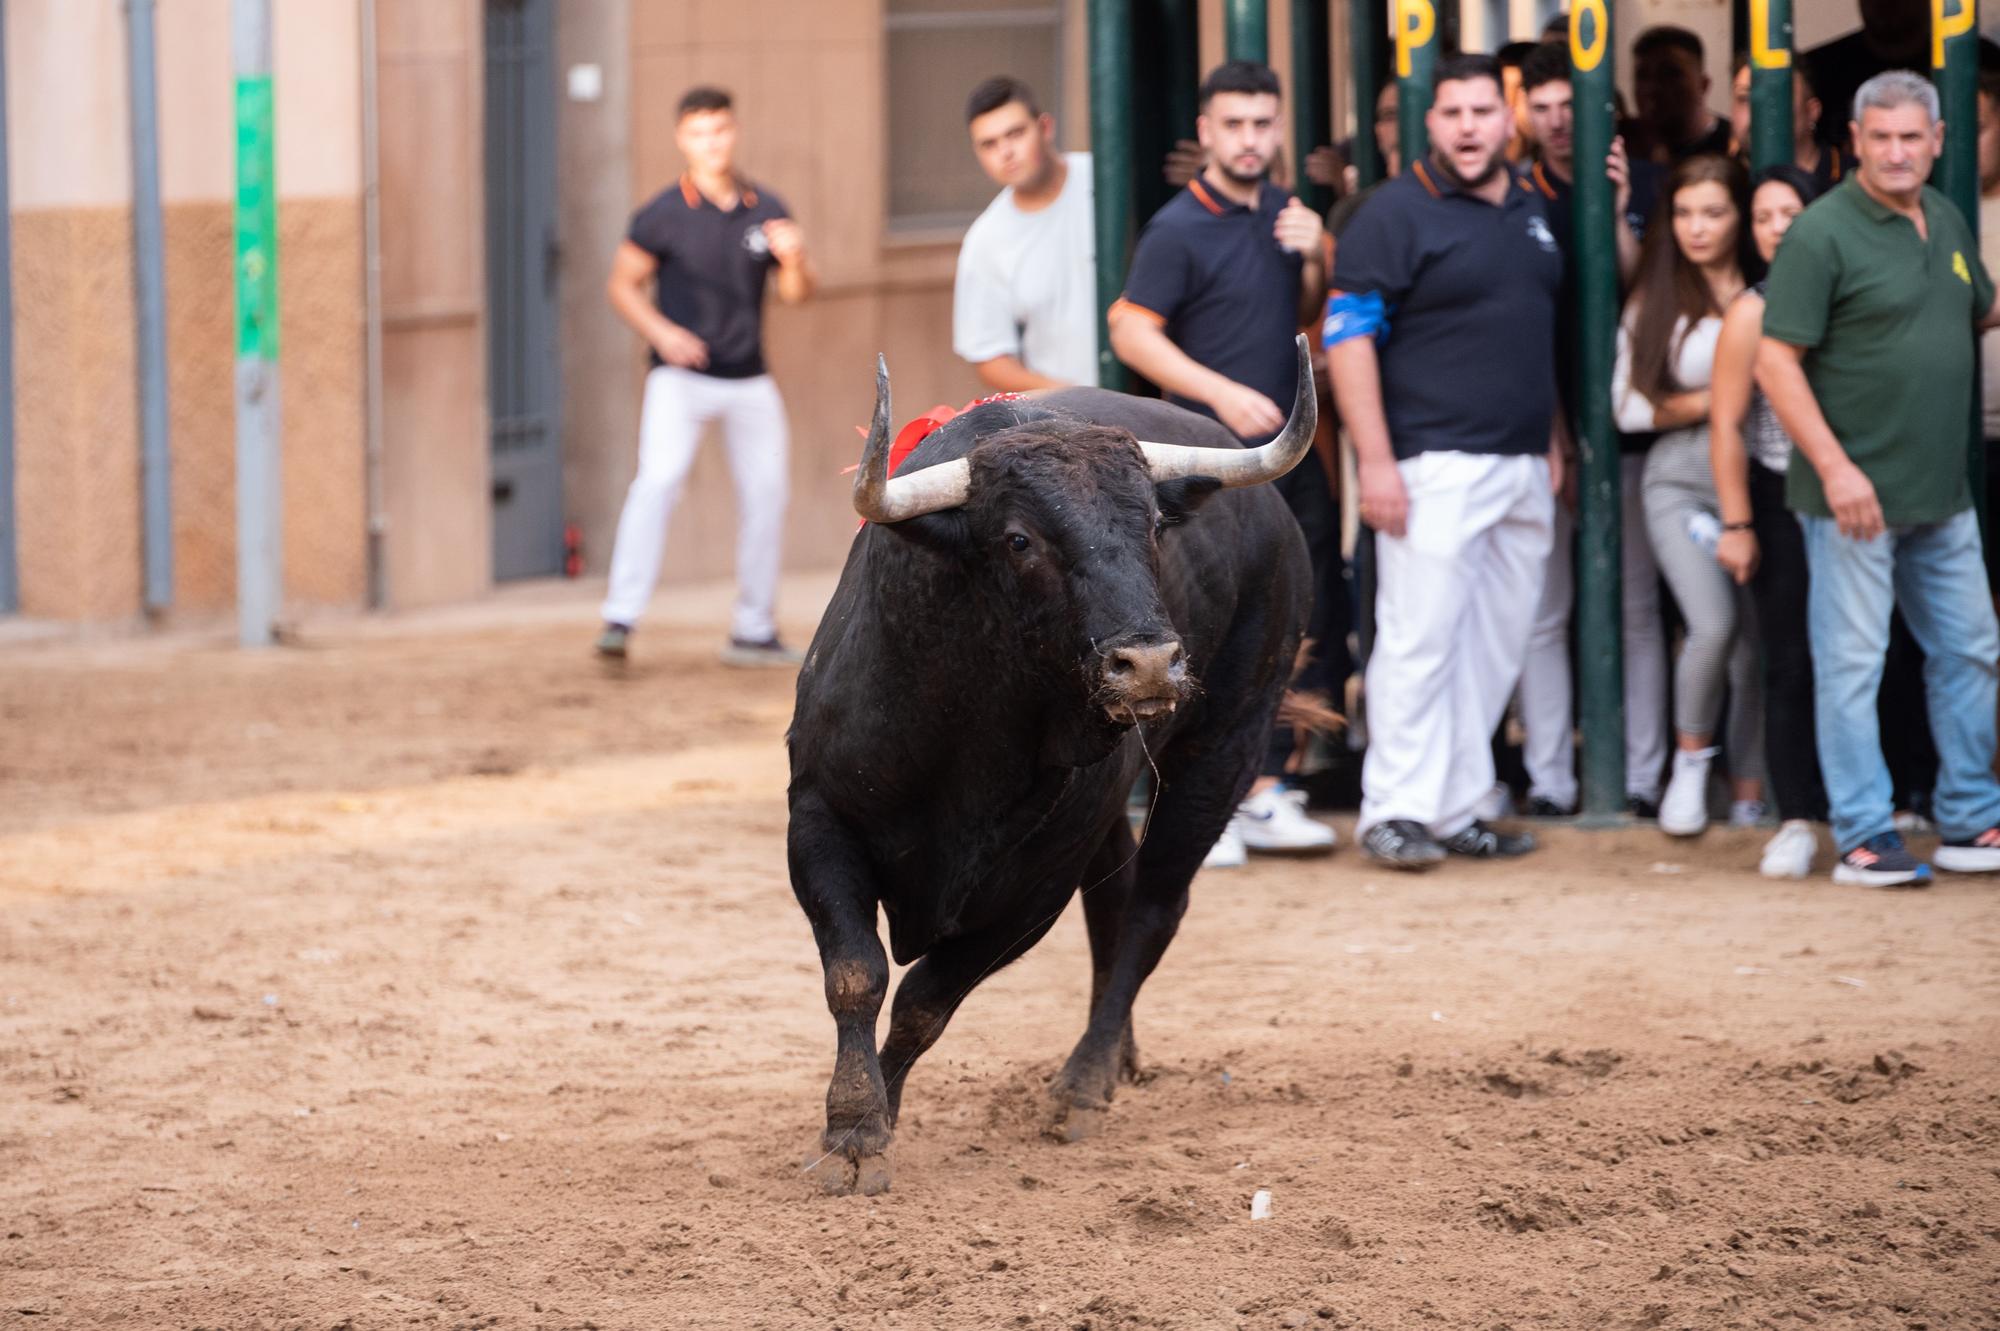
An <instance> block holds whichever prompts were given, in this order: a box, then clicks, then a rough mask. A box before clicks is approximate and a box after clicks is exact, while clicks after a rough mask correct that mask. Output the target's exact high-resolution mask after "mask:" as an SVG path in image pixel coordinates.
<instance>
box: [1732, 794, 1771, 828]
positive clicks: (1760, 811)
mask: <svg viewBox="0 0 2000 1331" xmlns="http://www.w3.org/2000/svg"><path fill="white" fill-rule="evenodd" d="M1765 813H1766V809H1765V807H1764V801H1762V800H1731V801H1729V825H1730V826H1731V827H1755V826H1756V825H1757V824H1759V823H1761V822H1763V821H1764V814H1765Z"/></svg>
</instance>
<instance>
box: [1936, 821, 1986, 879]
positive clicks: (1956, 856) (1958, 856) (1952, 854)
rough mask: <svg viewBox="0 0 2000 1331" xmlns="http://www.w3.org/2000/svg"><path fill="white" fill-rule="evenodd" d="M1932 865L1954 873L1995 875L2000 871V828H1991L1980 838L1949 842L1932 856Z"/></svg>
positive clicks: (1980, 835) (1981, 834)
mask: <svg viewBox="0 0 2000 1331" xmlns="http://www.w3.org/2000/svg"><path fill="white" fill-rule="evenodd" d="M1931 863H1933V864H1935V865H1937V867H1938V868H1940V869H1948V870H1950V871H1951V872H1952V873H1993V872H1995V871H1996V870H2000V827H1989V828H1987V829H1986V830H1985V831H1984V832H1981V833H1980V834H1979V835H1978V836H1975V837H1967V838H1966V839H1965V840H1963V841H1947V842H1944V843H1943V844H1942V845H1940V846H1939V847H1938V848H1937V851H1936V853H1935V854H1933V855H1932V856H1931Z"/></svg>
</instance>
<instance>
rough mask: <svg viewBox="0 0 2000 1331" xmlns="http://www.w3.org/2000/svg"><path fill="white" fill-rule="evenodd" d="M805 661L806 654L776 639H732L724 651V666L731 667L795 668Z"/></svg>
mask: <svg viewBox="0 0 2000 1331" xmlns="http://www.w3.org/2000/svg"><path fill="white" fill-rule="evenodd" d="M805 659H806V656H805V653H804V652H800V651H795V650H793V649H792V648H790V647H787V646H785V644H784V643H782V642H779V641H778V640H777V638H776V637H770V638H766V639H764V641H762V642H752V641H750V640H749V639H748V638H731V639H730V640H729V645H728V646H727V647H724V648H723V649H722V664H724V665H729V666H747V667H751V668H755V667H758V666H795V665H797V664H799V662H801V661H803V660H805Z"/></svg>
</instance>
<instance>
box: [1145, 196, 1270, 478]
mask: <svg viewBox="0 0 2000 1331" xmlns="http://www.w3.org/2000/svg"><path fill="white" fill-rule="evenodd" d="M1291 197H1292V196H1291V195H1290V194H1288V193H1286V192H1285V191H1284V190H1281V189H1279V188H1278V187H1277V186H1275V185H1272V184H1270V183H1269V182H1265V183H1264V184H1262V185H1260V186H1259V187H1258V190H1257V206H1256V207H1255V208H1246V207H1244V206H1243V205H1242V204H1239V203H1232V202H1230V201H1229V200H1228V199H1226V198H1224V197H1222V196H1221V195H1219V194H1217V193H1215V192H1214V191H1213V190H1212V189H1210V188H1209V187H1208V186H1207V185H1205V184H1204V183H1203V182H1202V180H1201V178H1200V177H1199V176H1197V177H1195V179H1193V180H1192V181H1190V182H1188V187H1187V188H1186V189H1184V190H1182V191H1181V192H1180V193H1179V194H1176V195H1175V196H1174V197H1173V198H1171V199H1169V200H1168V201H1167V203H1166V205H1165V206H1164V207H1162V208H1161V209H1160V211H1159V212H1157V213H1155V214H1153V220H1152V221H1150V222H1148V223H1146V229H1145V230H1144V231H1143V232H1141V233H1140V235H1139V244H1138V246H1137V248H1136V249H1134V250H1133V253H1132V267H1131V271H1130V272H1129V273H1128V274H1127V275H1126V278H1125V294H1124V295H1123V296H1121V297H1120V298H1119V301H1118V304H1117V305H1116V306H1114V307H1113V308H1114V309H1123V310H1125V311H1128V312H1131V313H1135V314H1139V315H1142V316H1144V317H1146V318H1150V319H1152V320H1153V321H1154V322H1155V323H1157V324H1159V325H1160V326H1161V327H1163V328H1164V329H1165V330H1166V334H1167V337H1168V339H1169V340H1171V341H1172V342H1173V344H1174V345H1175V346H1177V347H1179V348H1180V349H1181V350H1182V351H1183V352H1185V353H1186V354H1187V356H1188V358H1189V359H1190V360H1193V361H1194V362H1195V363H1196V364H1198V365H1202V366H1205V367H1207V368H1208V369H1211V370H1214V371H1215V372H1216V373H1217V374H1220V375H1224V376H1226V377H1228V378H1230V379H1233V380H1235V381H1236V382H1237V383H1239V384H1244V385H1247V386H1248V387H1251V388H1254V389H1256V390H1257V391H1258V392H1260V393H1262V394H1263V395H1264V396H1266V397H1268V398H1270V399H1271V401H1273V402H1275V403H1277V405H1278V410H1280V411H1290V410H1291V405H1292V397H1293V396H1294V394H1295V393H1296V392H1297V389H1298V356H1297V353H1295V352H1294V351H1293V350H1292V339H1293V338H1294V337H1295V336H1296V335H1297V333H1298V326H1299V270H1300V268H1301V266H1302V265H1303V264H1304V263H1305V259H1304V256H1302V255H1298V254H1294V253H1293V252H1292V251H1290V250H1287V249H1285V248H1284V247H1283V246H1281V245H1279V244H1278V241H1277V238H1276V236H1274V235H1273V234H1272V230H1273V228H1274V227H1275V226H1276V225H1277V222H1278V214H1279V213H1281V212H1283V211H1284V208H1285V204H1286V202H1287V201H1288V200H1290V198H1291ZM1167 400H1168V401H1170V402H1173V403H1175V404H1177V405H1179V406H1183V407H1186V408H1188V409H1189V410H1190V411H1198V412H1200V413H1201V414H1202V415H1204V416H1210V417H1213V416H1214V415H1215V412H1214V411H1212V410H1210V408H1209V407H1208V405H1207V404H1206V403H1203V402H1194V401H1191V400H1189V399H1187V398H1183V397H1179V396H1177V395H1175V394H1171V393H1170V394H1168V395H1167ZM1267 437H1268V436H1267ZM1246 442H1251V443H1263V442H1264V439H1263V438H1258V439H1254V440H1249V441H1246Z"/></svg>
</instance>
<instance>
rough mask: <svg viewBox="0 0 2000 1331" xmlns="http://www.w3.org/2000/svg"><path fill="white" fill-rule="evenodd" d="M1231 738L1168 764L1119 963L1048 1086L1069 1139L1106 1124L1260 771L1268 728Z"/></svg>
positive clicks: (1124, 923) (1128, 907) (1120, 938)
mask: <svg viewBox="0 0 2000 1331" xmlns="http://www.w3.org/2000/svg"><path fill="white" fill-rule="evenodd" d="M1224 735H1225V738H1224V740H1223V742H1222V744H1220V745H1218V746H1217V747H1216V748H1214V749H1203V750H1198V751H1195V752H1193V753H1192V754H1190V753H1188V752H1182V753H1179V754H1174V755H1170V756H1169V758H1168V759H1167V760H1166V761H1163V763H1162V765H1161V769H1162V770H1161V777H1162V779H1161V783H1160V796H1159V801H1158V803H1157V804H1156V805H1155V807H1154V809H1153V816H1152V820H1151V823H1150V826H1149V828H1148V831H1147V834H1146V841H1145V844H1144V845H1142V846H1140V847H1139V854H1138V857H1137V859H1136V860H1135V861H1134V862H1133V869H1132V872H1131V882H1130V887H1129V889H1128V892H1127V896H1126V899H1125V902H1124V907H1123V909H1122V910H1121V911H1120V912H1118V920H1117V925H1116V939H1115V942H1114V943H1113V945H1112V948H1111V957H1110V962H1109V964H1108V965H1107V966H1105V967H1104V973H1103V976H1102V978H1101V979H1099V980H1098V982H1097V983H1096V984H1095V985H1093V986H1092V987H1093V989H1094V991H1095V996H1094V997H1093V999H1092V1001H1091V1007H1090V1024H1089V1025H1088V1026H1087V1027H1086V1028H1085V1029H1084V1033H1083V1038H1082V1039H1081V1040H1079V1041H1077V1044H1076V1048H1075V1049H1074V1050H1073V1051H1072V1052H1071V1053H1070V1056H1069V1061H1068V1062H1067V1063H1065V1064H1064V1065H1063V1070H1062V1072H1061V1073H1060V1074H1059V1075H1058V1076H1057V1077H1056V1080H1055V1082H1054V1084H1053V1085H1052V1086H1051V1087H1050V1088H1049V1093H1050V1097H1051V1106H1050V1108H1051V1128H1050V1130H1051V1132H1052V1133H1053V1134H1054V1135H1056V1136H1059V1137H1061V1138H1063V1139H1064V1140H1066V1141H1076V1140H1079V1139H1081V1138H1084V1137H1088V1136H1091V1135H1093V1134H1094V1133H1095V1132H1096V1131H1097V1130H1098V1129H1099V1127H1100V1126H1101V1125H1102V1124H1103V1121H1104V1117H1105V1111H1106V1110H1107V1109H1109V1107H1110V1105H1111V1097H1112V1094H1113V1093H1114V1092H1115V1091H1116V1089H1117V1085H1118V1082H1119V1080H1120V1078H1121V1074H1122V1073H1123V1072H1124V1070H1125V1067H1126V1064H1127V1059H1128V1052H1129V1051H1130V1049H1131V1044H1130V1042H1131V1031H1132V1004H1133V1002H1134V1001H1135V1000H1136V999H1137V998H1138V995H1139V987H1140V986H1141V985H1142V984H1144V983H1145V982H1146V977H1147V976H1149V975H1151V974H1152V973H1153V968H1154V967H1155V966H1157V965H1159V963H1160V958H1161V956H1162V955H1164V954H1165V952H1166V950H1167V944H1169V943H1171V942H1172V941H1173V938H1174V934H1175V932H1176V931H1178V930H1179V928H1180V923H1181V916H1182V915H1184V914H1185V913H1186V912H1187V903H1188V884H1189V883H1190V882H1191V881H1192V880H1193V879H1194V875H1195V871H1196V870H1197V869H1199V868H1200V867H1201V861H1202V858H1203V857H1204V856H1205V855H1207V854H1208V848H1209V847H1210V846H1212V845H1214V844H1215V839H1216V837H1218V836H1220V835H1221V834H1222V829H1223V827H1224V826H1225V825H1227V824H1228V822H1229V818H1230V815H1231V814H1232V813H1233V812H1234V810H1235V808H1236V805H1237V802H1238V801H1240V800H1241V799H1242V798H1243V795H1244V793H1245V792H1246V791H1247V790H1248V789H1249V787H1250V782H1251V780H1252V778H1253V777H1254V776H1255V773H1256V765H1257V758H1258V755H1260V754H1261V753H1262V752H1263V745H1264V740H1265V730H1264V729H1263V728H1260V727H1258V726H1256V725H1255V724H1254V723H1252V724H1250V725H1247V726H1242V727H1239V728H1237V729H1236V730H1234V731H1229V730H1225V731H1224ZM1086 881H1088V880H1086ZM1086 899H1087V898H1086ZM1094 941H1095V940H1094V939H1093V942H1094Z"/></svg>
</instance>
